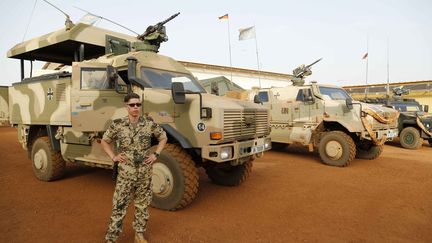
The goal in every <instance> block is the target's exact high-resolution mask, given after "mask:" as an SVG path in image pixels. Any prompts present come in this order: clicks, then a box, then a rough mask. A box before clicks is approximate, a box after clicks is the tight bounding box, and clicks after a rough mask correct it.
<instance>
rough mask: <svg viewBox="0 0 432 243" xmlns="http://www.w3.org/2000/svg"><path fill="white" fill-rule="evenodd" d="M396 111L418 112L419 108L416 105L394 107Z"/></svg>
mask: <svg viewBox="0 0 432 243" xmlns="http://www.w3.org/2000/svg"><path fill="white" fill-rule="evenodd" d="M394 108H395V109H396V110H398V111H420V107H418V106H416V105H394Z"/></svg>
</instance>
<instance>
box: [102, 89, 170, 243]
mask: <svg viewBox="0 0 432 243" xmlns="http://www.w3.org/2000/svg"><path fill="white" fill-rule="evenodd" d="M124 102H125V106H126V109H127V112H128V116H126V117H123V118H119V119H116V120H114V121H113V122H112V124H111V125H110V126H109V128H108V130H107V131H106V132H105V134H104V135H103V138H102V143H101V144H102V147H103V149H104V150H105V152H106V153H107V154H108V156H110V158H111V159H112V160H113V162H114V163H118V177H117V181H116V187H115V191H114V196H113V208H112V213H111V217H110V222H109V225H108V230H107V233H106V235H105V240H106V241H107V242H115V241H116V239H117V237H118V235H119V234H120V232H121V230H122V224H123V218H124V216H125V214H126V209H127V207H128V205H129V202H130V199H131V197H132V195H133V196H134V204H135V218H134V222H133V227H134V229H135V242H147V241H146V240H145V239H144V232H145V230H146V225H147V221H148V218H149V214H148V209H147V207H148V206H149V205H150V202H151V199H152V193H153V192H152V188H151V178H152V164H153V162H154V161H156V159H157V158H158V157H159V155H160V152H161V151H162V149H163V148H164V146H165V144H166V142H167V136H166V133H165V131H164V130H163V129H162V128H161V127H160V126H159V125H158V124H156V123H154V122H153V121H152V120H150V119H149V118H147V117H144V116H142V115H141V114H140V110H141V108H140V107H141V100H140V97H139V95H138V94H135V93H130V94H128V95H126V96H125V98H124ZM152 135H154V136H155V137H156V138H157V139H158V140H159V144H158V145H157V147H156V151H155V152H154V153H150V152H149V148H150V146H151V136H152ZM113 141H115V144H116V146H115V149H114V148H113V146H112V144H111V143H112V142H113Z"/></svg>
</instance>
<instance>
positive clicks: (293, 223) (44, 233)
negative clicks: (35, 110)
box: [0, 128, 432, 242]
mask: <svg viewBox="0 0 432 243" xmlns="http://www.w3.org/2000/svg"><path fill="white" fill-rule="evenodd" d="M16 136H17V135H16V130H15V129H12V128H0V138H1V143H0V163H1V170H0V183H1V187H0V230H1V233H0V242H103V237H104V233H105V229H106V225H107V222H108V217H109V214H110V209H111V199H112V193H113V188H114V182H113V181H112V180H111V171H109V170H104V169H98V168H89V167H84V166H73V165H72V166H71V165H69V166H68V169H67V173H66V176H65V178H64V179H61V180H58V181H55V182H42V181H39V180H37V179H36V177H35V176H34V175H33V172H32V167H31V162H30V160H29V159H28V158H27V154H26V152H25V151H24V150H23V149H22V148H21V146H20V144H19V143H18V142H17V138H16ZM431 158H432V147H430V146H429V145H427V144H426V143H425V144H424V145H423V147H422V148H421V149H420V150H415V151H411V150H406V149H402V148H401V147H400V146H399V145H398V144H397V143H391V144H390V145H386V147H385V149H384V153H383V154H382V155H381V157H380V158H378V159H376V160H373V161H369V160H355V161H354V162H353V163H352V164H351V165H350V166H349V167H346V168H335V167H330V166H326V165H323V164H321V163H320V160H319V157H318V155H317V154H316V153H308V152H307V151H306V149H304V148H302V147H296V146H291V147H289V148H287V149H285V150H282V151H271V152H268V153H266V154H265V156H264V157H263V158H261V159H257V160H256V161H255V163H254V168H253V173H252V174H251V177H250V178H249V179H248V180H247V181H246V182H245V183H244V184H242V185H241V186H239V187H221V186H217V185H214V184H212V183H211V182H210V181H209V179H208V178H207V177H206V175H205V173H204V172H203V171H200V188H199V193H198V196H197V198H196V199H195V201H194V202H193V203H192V204H191V205H190V206H188V207H187V208H185V209H183V210H180V211H177V212H166V211H162V210H158V209H153V208H152V209H151V210H150V213H151V218H150V222H149V227H148V231H147V233H146V237H147V238H148V239H149V241H150V242H432V159H431ZM132 216H133V207H129V211H128V215H127V217H126V220H125V224H124V231H123V233H122V235H121V236H120V238H119V242H133V235H134V232H133V229H132V225H131V224H132V219H133V217H132Z"/></svg>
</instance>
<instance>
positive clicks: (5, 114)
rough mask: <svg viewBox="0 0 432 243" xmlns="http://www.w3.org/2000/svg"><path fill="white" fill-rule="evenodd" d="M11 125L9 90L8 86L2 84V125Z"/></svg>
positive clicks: (0, 106)
mask: <svg viewBox="0 0 432 243" xmlns="http://www.w3.org/2000/svg"><path fill="white" fill-rule="evenodd" d="M8 125H9V91H8V87H7V86H0V126H8Z"/></svg>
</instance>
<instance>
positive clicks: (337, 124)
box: [249, 59, 399, 166]
mask: <svg viewBox="0 0 432 243" xmlns="http://www.w3.org/2000/svg"><path fill="white" fill-rule="evenodd" d="M320 60H321V59H319V60H317V61H315V62H314V63H312V64H310V65H307V66H305V65H301V66H300V67H299V68H296V69H295V70H294V71H293V77H292V80H291V81H292V83H293V85H288V86H286V87H279V88H264V89H259V88H258V89H254V90H252V92H250V93H249V99H251V100H252V99H253V100H254V101H255V102H256V103H261V104H263V106H264V107H268V108H269V109H270V117H271V118H270V126H271V133H270V135H271V139H272V143H273V148H275V149H276V148H278V147H279V148H280V147H284V146H286V145H288V144H293V143H298V144H302V145H304V146H308V148H309V150H310V151H313V150H314V149H317V150H318V153H319V155H320V158H321V160H322V162H324V163H325V164H328V165H332V166H347V165H348V164H349V163H350V162H351V161H352V160H353V159H354V158H360V159H375V158H377V157H379V156H380V154H381V153H382V151H383V148H384V147H383V144H384V142H386V141H389V140H392V139H393V138H394V137H396V136H397V134H398V129H397V118H398V116H399V112H398V111H396V110H394V109H391V108H387V107H382V106H378V105H371V104H366V103H361V102H357V101H353V100H352V98H351V96H349V94H348V93H347V92H346V91H345V90H344V89H342V88H340V87H338V86H334V85H323V84H318V83H316V82H312V83H311V84H309V85H306V84H304V79H303V78H304V77H305V76H307V75H310V74H311V73H312V71H311V70H310V67H311V66H312V65H314V64H315V63H317V62H319V61H320Z"/></svg>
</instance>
